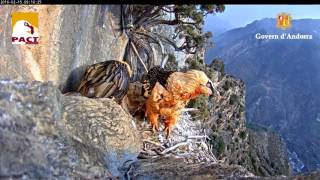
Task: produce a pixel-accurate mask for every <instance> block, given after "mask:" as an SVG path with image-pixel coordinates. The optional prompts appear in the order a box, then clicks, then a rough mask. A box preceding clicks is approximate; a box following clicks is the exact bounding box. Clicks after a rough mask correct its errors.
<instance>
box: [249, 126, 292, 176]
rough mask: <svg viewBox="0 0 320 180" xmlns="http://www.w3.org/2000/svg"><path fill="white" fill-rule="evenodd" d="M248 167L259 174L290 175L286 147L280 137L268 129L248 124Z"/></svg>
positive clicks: (290, 170)
mask: <svg viewBox="0 0 320 180" xmlns="http://www.w3.org/2000/svg"><path fill="white" fill-rule="evenodd" d="M247 131H248V133H249V152H248V155H249V157H250V159H249V161H248V163H247V164H248V167H249V170H250V171H251V172H254V174H256V175H259V176H275V175H290V174H292V169H291V167H290V162H289V157H288V153H287V147H286V146H285V143H284V142H283V140H282V139H281V137H280V136H279V135H278V134H276V133H274V132H271V131H270V130H268V129H264V128H260V127H258V126H253V125H251V126H249V127H248V128H247Z"/></svg>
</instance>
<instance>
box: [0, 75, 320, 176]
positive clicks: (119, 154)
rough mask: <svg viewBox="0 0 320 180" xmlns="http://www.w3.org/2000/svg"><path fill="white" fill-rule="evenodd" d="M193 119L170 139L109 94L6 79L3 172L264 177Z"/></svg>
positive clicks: (1, 86) (0, 127) (0, 106)
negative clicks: (228, 160) (232, 160)
mask: <svg viewBox="0 0 320 180" xmlns="http://www.w3.org/2000/svg"><path fill="white" fill-rule="evenodd" d="M183 116H186V114H184V115H183ZM187 119H188V118H184V117H182V120H181V121H180V122H181V123H180V124H177V128H176V129H175V131H174V132H173V135H174V136H175V137H177V138H173V139H171V140H169V141H165V140H163V139H162V138H161V137H162V136H163V134H162V133H158V134H153V135H152V134H151V135H150V134H148V133H146V132H147V131H146V130H144V129H143V126H141V124H143V123H144V122H137V121H136V120H134V119H133V118H132V117H131V116H130V115H129V114H127V113H126V112H125V111H124V110H123V109H122V108H121V106H119V105H118V104H117V103H115V102H114V101H113V100H111V99H103V98H102V99H89V98H86V97H82V96H78V95H76V94H74V95H70V94H69V95H63V94H61V93H60V91H59V90H58V89H57V88H56V87H55V86H53V85H52V84H51V83H41V82H32V83H26V82H17V81H11V80H2V81H0V147H1V148H0V179H70V178H71V179H74V178H76V179H185V178H186V177H188V179H260V177H256V176H254V175H253V174H252V173H251V172H249V171H248V170H246V169H245V168H244V167H242V166H239V165H227V164H222V163H221V162H219V161H217V160H216V159H215V157H214V155H213V154H212V153H210V152H211V149H210V148H209V147H208V144H206V143H204V142H205V141H201V140H199V138H200V139H201V138H202V136H200V135H199V133H201V132H200V131H199V129H197V128H196V127H197V125H196V122H193V123H192V122H189V123H185V122H186V121H187ZM186 124H189V125H190V126H188V125H186ZM191 127H193V128H191ZM187 129H189V130H187ZM186 137H187V140H186V139H185V138H186ZM152 138H158V139H157V140H159V139H160V141H159V143H160V145H159V144H157V143H154V142H155V140H154V139H152ZM190 139H195V140H190ZM180 141H181V142H182V141H183V142H185V144H183V143H181V142H180ZM146 143H149V146H148V145H147V144H146ZM150 143H151V144H153V147H157V148H160V149H157V150H158V151H154V154H153V155H152V153H151V156H149V157H146V156H144V158H141V157H142V154H143V153H146V151H148V152H150V151H151V150H154V149H152V148H151V149H150V147H152V146H150ZM148 147H149V149H148ZM161 148H162V149H161ZM149 155H150V154H149ZM318 174H319V173H317V172H314V173H311V174H304V175H300V176H297V177H293V178H298V179H299V178H304V177H308V178H309V177H310V178H314V177H317V175H318ZM274 178H275V179H291V178H289V177H284V176H280V177H274ZM269 179H270V178H269Z"/></svg>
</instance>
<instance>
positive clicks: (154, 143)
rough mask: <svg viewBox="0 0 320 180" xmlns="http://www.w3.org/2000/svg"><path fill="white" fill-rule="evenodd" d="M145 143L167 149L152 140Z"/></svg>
mask: <svg viewBox="0 0 320 180" xmlns="http://www.w3.org/2000/svg"><path fill="white" fill-rule="evenodd" d="M143 142H147V143H150V144H153V145H156V146H159V147H161V148H163V149H165V147H164V146H163V145H162V144H160V143H157V142H154V141H151V140H143Z"/></svg>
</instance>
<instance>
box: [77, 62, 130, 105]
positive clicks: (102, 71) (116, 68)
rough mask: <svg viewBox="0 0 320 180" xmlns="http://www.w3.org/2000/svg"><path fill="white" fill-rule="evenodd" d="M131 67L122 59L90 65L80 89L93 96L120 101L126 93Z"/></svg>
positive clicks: (84, 94) (83, 92)
mask: <svg viewBox="0 0 320 180" xmlns="http://www.w3.org/2000/svg"><path fill="white" fill-rule="evenodd" d="M130 77H131V69H130V67H129V65H128V64H127V63H125V62H122V61H116V60H110V61H104V62H100V63H96V64H93V65H89V66H88V67H87V69H86V71H85V73H84V76H83V78H82V80H81V83H80V86H79V88H78V91H79V92H80V93H81V94H82V95H83V96H87V97H91V98H102V97H106V98H112V97H114V98H115V99H116V100H117V101H118V102H120V101H121V100H122V98H123V97H124V96H125V95H126V93H127V91H128V87H129V83H130Z"/></svg>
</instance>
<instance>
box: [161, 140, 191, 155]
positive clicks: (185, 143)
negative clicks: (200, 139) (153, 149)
mask: <svg viewBox="0 0 320 180" xmlns="http://www.w3.org/2000/svg"><path fill="white" fill-rule="evenodd" d="M189 143H190V141H189V140H187V141H185V142H181V143H178V144H176V145H174V146H171V147H169V148H167V149H165V150H163V151H162V152H161V154H162V155H163V154H167V153H168V152H171V151H173V150H175V149H177V148H178V147H180V146H186V145H188V144H189Z"/></svg>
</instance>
